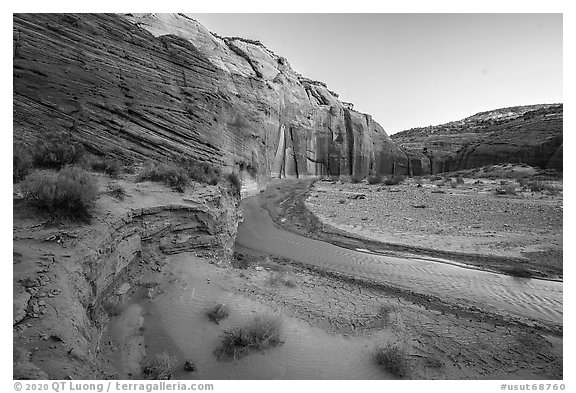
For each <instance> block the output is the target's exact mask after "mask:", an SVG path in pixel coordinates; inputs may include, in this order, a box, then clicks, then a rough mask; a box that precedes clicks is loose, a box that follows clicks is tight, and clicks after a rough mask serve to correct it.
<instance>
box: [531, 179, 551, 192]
mask: <svg viewBox="0 0 576 393" xmlns="http://www.w3.org/2000/svg"><path fill="white" fill-rule="evenodd" d="M527 186H528V188H529V189H530V191H532V192H539V191H544V190H546V188H547V186H548V185H547V184H546V183H544V182H543V181H539V180H532V181H530V182H528V183H527Z"/></svg>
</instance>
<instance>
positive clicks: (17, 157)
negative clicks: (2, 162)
mask: <svg viewBox="0 0 576 393" xmlns="http://www.w3.org/2000/svg"><path fill="white" fill-rule="evenodd" d="M30 169H32V157H31V156H30V153H28V151H26V150H25V149H24V148H23V147H20V146H15V147H14V151H13V153H12V182H14V183H17V182H19V181H22V180H24V178H26V176H28V173H30Z"/></svg>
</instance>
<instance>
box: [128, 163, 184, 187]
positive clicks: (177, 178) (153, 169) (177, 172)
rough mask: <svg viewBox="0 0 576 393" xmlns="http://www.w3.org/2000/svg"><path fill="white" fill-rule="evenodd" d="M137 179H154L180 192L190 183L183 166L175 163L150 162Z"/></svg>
mask: <svg viewBox="0 0 576 393" xmlns="http://www.w3.org/2000/svg"><path fill="white" fill-rule="evenodd" d="M136 180H137V181H146V180H148V181H153V182H158V183H164V184H166V185H167V186H169V187H170V188H172V189H173V190H175V191H178V192H184V191H185V190H186V186H187V185H188V182H189V179H188V176H187V175H186V172H185V170H184V169H183V168H180V167H178V166H176V165H173V164H156V163H150V164H147V165H145V166H144V167H143V168H142V170H141V171H140V173H139V174H138V177H137V179H136Z"/></svg>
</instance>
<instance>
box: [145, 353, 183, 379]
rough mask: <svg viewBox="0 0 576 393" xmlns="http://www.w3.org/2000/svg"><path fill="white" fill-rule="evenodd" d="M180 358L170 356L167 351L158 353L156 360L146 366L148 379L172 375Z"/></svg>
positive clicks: (164, 377)
mask: <svg viewBox="0 0 576 393" xmlns="http://www.w3.org/2000/svg"><path fill="white" fill-rule="evenodd" d="M177 364H178V360H177V359H176V358H175V357H174V356H170V355H169V354H168V353H167V352H162V353H160V354H157V355H156V356H155V358H154V360H152V361H150V362H149V363H148V364H147V365H146V366H145V367H144V370H143V371H144V374H146V377H147V379H155V380H166V379H170V378H171V377H172V374H173V373H174V370H175V369H176V365H177Z"/></svg>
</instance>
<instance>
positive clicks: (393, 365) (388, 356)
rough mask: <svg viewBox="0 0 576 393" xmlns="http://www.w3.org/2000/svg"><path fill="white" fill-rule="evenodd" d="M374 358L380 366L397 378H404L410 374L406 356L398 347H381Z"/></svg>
mask: <svg viewBox="0 0 576 393" xmlns="http://www.w3.org/2000/svg"><path fill="white" fill-rule="evenodd" d="M374 356H375V359H376V362H377V363H378V364H380V365H382V366H384V368H385V369H386V370H387V371H389V372H391V373H392V374H394V375H396V376H397V377H404V376H406V375H407V374H408V361H407V359H406V355H405V354H404V352H402V351H400V349H398V347H396V346H393V345H390V344H388V345H386V346H383V347H379V348H377V349H376V353H375V355H374Z"/></svg>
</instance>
